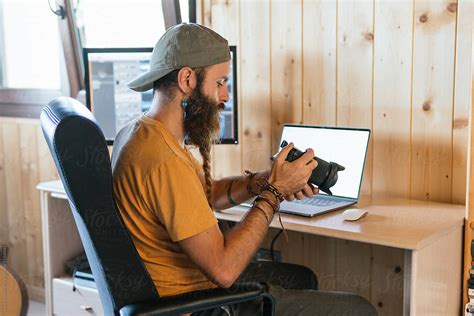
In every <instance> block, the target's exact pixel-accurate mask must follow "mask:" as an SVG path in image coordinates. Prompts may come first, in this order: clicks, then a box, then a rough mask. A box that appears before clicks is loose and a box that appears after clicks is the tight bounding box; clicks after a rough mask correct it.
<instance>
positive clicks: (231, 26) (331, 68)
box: [201, 0, 472, 204]
mask: <svg viewBox="0 0 474 316" xmlns="http://www.w3.org/2000/svg"><path fill="white" fill-rule="evenodd" d="M460 3H461V4H460V5H461V6H464V7H467V6H469V5H470V4H469V1H468V0H460ZM202 5H203V9H202V10H201V12H202V14H203V16H202V21H203V22H204V23H205V24H207V25H208V26H210V27H212V28H213V29H214V30H216V31H218V32H219V33H220V34H222V35H223V36H224V37H226V38H227V39H228V40H229V43H230V44H235V45H237V46H238V58H239V59H238V69H239V81H238V86H239V91H238V97H239V116H240V117H239V118H240V125H239V127H240V136H241V137H240V139H241V141H240V143H239V144H238V145H218V146H215V147H214V151H213V154H214V164H213V166H214V175H215V176H216V177H222V176H226V175H231V174H236V173H237V174H238V173H241V172H242V170H244V169H252V170H259V169H264V168H268V167H269V159H268V157H270V155H271V154H272V153H274V151H275V150H276V149H277V146H278V141H279V136H280V133H281V126H282V124H284V123H304V124H323V125H337V126H351V127H366V128H370V129H372V132H373V133H372V139H371V142H370V149H369V153H368V159H367V164H366V169H365V170H366V171H365V174H364V180H363V187H362V194H365V195H374V196H379V195H383V196H387V195H389V196H396V197H407V198H415V199H424V200H432V201H442V202H448V203H451V202H452V203H461V204H462V203H464V202H465V196H466V170H467V169H466V157H467V137H468V120H469V119H468V117H469V88H468V87H467V86H466V83H465V78H466V77H468V76H469V75H470V58H467V57H468V56H469V55H470V53H471V48H470V46H469V45H468V44H469V43H467V42H470V41H471V32H472V30H471V26H470V24H469V21H470V20H471V19H472V18H471V17H470V16H469V14H468V13H469V10H463V11H462V12H459V14H458V10H457V6H458V4H457V2H456V1H446V0H433V1H414V0H403V1H396V0H374V1H356V0H344V1H317V0H300V1H290V0H275V1H269V0H259V1H256V0H240V1H239V0H212V1H203V2H202ZM458 17H459V19H458ZM458 20H459V21H464V22H462V23H458ZM315 150H316V153H317V148H316V149H315Z"/></svg>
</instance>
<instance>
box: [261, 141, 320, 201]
mask: <svg viewBox="0 0 474 316" xmlns="http://www.w3.org/2000/svg"><path fill="white" fill-rule="evenodd" d="M292 148H293V143H290V144H288V145H287V146H285V147H284V148H283V149H282V150H281V151H280V152H279V153H278V155H277V156H276V157H275V160H274V161H273V165H272V169H271V172H270V177H269V179H268V182H269V183H271V184H272V185H273V186H275V187H276V188H277V189H278V191H280V193H281V194H283V195H284V196H291V195H296V196H298V197H302V198H303V197H304V194H308V195H311V196H312V195H314V193H313V189H312V188H311V187H310V186H309V185H308V183H307V182H308V179H309V177H310V176H311V173H312V172H313V170H314V168H316V167H317V165H318V163H317V162H316V160H314V159H313V158H314V151H313V150H312V149H311V148H309V149H307V150H306V152H305V153H304V154H303V155H301V157H299V158H298V159H296V160H294V161H292V162H289V161H286V157H287V156H288V153H289V152H290V150H291V149H292Z"/></svg>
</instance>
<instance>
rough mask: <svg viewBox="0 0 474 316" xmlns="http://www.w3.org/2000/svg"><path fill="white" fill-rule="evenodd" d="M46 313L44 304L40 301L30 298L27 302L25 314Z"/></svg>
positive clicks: (40, 314) (27, 315) (34, 315)
mask: <svg viewBox="0 0 474 316" xmlns="http://www.w3.org/2000/svg"><path fill="white" fill-rule="evenodd" d="M44 315H46V305H44V303H42V302H37V301H33V300H30V301H29V302H28V312H27V313H26V316H44Z"/></svg>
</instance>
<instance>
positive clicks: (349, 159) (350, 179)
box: [280, 124, 370, 217]
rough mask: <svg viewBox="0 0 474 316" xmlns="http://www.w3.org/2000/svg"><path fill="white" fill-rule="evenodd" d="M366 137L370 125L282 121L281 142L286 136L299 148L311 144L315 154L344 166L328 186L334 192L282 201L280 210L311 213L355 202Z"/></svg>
mask: <svg viewBox="0 0 474 316" xmlns="http://www.w3.org/2000/svg"><path fill="white" fill-rule="evenodd" d="M369 138H370V129H361V128H345V127H327V126H309V125H294V124H285V125H284V126H283V131H282V135H281V140H280V144H281V142H282V141H283V140H286V141H287V142H288V143H290V142H293V144H295V147H296V148H298V149H300V150H301V151H305V150H306V148H313V150H314V153H315V155H316V156H318V157H319V158H321V159H324V160H326V161H328V162H330V161H332V162H336V163H338V164H340V165H342V166H344V167H345V170H344V171H339V172H338V181H337V183H336V184H335V185H334V186H333V187H332V188H331V192H332V194H333V195H328V194H326V193H324V192H322V191H320V192H319V194H318V195H316V196H313V197H312V198H304V199H303V200H294V201H291V202H290V201H283V202H282V203H281V205H280V211H281V212H283V213H290V214H296V215H301V216H307V217H313V216H315V215H320V214H324V213H327V212H331V211H335V210H338V209H341V208H344V207H347V206H349V205H353V204H356V203H357V202H358V200H359V195H360V187H361V184H362V176H363V174H364V165H365V159H366V156H367V150H368V145H369ZM316 168H317V167H316Z"/></svg>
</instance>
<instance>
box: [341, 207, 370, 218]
mask: <svg viewBox="0 0 474 316" xmlns="http://www.w3.org/2000/svg"><path fill="white" fill-rule="evenodd" d="M367 214H369V212H367V211H364V210H361V209H360V208H349V209H347V210H345V211H344V212H342V218H344V220H345V221H356V220H358V219H360V218H362V217H364V216H365V215H367Z"/></svg>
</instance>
